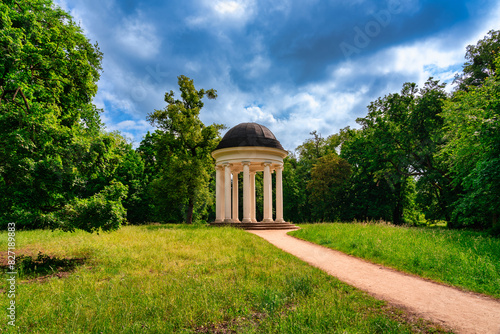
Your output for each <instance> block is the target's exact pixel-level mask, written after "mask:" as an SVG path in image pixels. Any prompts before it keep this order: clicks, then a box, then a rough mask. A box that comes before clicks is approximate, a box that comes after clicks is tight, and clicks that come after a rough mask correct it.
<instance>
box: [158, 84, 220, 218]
mask: <svg viewBox="0 0 500 334" xmlns="http://www.w3.org/2000/svg"><path fill="white" fill-rule="evenodd" d="M178 85H179V89H180V91H181V98H180V99H175V98H174V92H173V91H170V92H167V93H166V94H165V102H166V103H167V106H166V107H165V108H164V109H161V110H155V111H154V112H153V113H151V114H149V116H148V120H149V121H150V122H151V124H152V125H153V126H156V127H158V129H159V131H157V132H156V133H157V134H158V139H157V141H156V149H157V154H158V160H159V165H160V177H159V178H158V179H157V180H156V183H155V184H156V187H157V189H158V192H157V193H156V194H157V196H160V197H162V198H159V199H160V200H161V201H162V202H163V203H164V204H165V205H166V206H168V207H173V208H177V209H183V211H184V212H185V217H184V219H185V221H186V223H188V224H190V223H191V222H192V221H193V214H194V213H195V208H196V209H197V210H196V211H197V213H201V212H203V210H204V209H205V208H206V206H207V205H209V204H210V201H211V196H210V194H209V192H208V182H209V179H210V174H211V173H212V171H213V158H212V156H211V152H212V151H213V150H214V149H215V147H216V146H217V144H218V142H219V141H220V135H219V131H220V130H221V129H222V128H223V126H222V125H220V124H212V125H209V126H205V125H204V124H203V122H202V121H201V120H200V118H199V114H200V111H201V109H202V108H203V105H204V104H203V102H202V99H203V97H205V96H207V97H208V98H209V99H215V98H216V97H217V91H216V90H214V89H209V90H206V91H205V90H204V89H200V90H196V88H195V86H194V83H193V80H191V79H189V78H188V77H186V76H183V75H181V76H179V77H178Z"/></svg>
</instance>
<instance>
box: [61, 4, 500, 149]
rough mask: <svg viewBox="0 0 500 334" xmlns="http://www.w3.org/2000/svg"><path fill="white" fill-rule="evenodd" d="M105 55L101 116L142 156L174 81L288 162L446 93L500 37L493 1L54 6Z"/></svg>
mask: <svg viewBox="0 0 500 334" xmlns="http://www.w3.org/2000/svg"><path fill="white" fill-rule="evenodd" d="M55 3H56V4H58V5H59V6H61V7H62V8H63V9H65V10H66V11H69V12H70V13H71V15H72V16H73V17H74V19H75V21H76V22H78V23H79V24H80V26H81V27H82V28H83V30H84V32H85V34H86V36H87V37H88V38H90V40H91V41H92V42H98V44H99V47H100V49H101V51H102V52H103V53H104V59H103V73H102V74H101V79H100V81H99V91H98V94H97V96H96V98H95V100H94V102H95V104H96V105H97V106H98V107H100V108H103V109H104V113H103V114H102V118H103V121H104V122H105V123H106V125H107V128H108V130H110V131H113V130H119V131H120V132H121V133H122V134H124V135H125V136H127V137H128V138H130V139H131V140H132V141H133V142H134V145H135V146H137V145H138V144H139V143H140V141H141V140H142V137H143V136H144V135H145V133H146V132H147V131H148V130H149V131H152V130H154V129H153V128H152V127H151V126H150V124H149V123H148V122H147V121H146V116H147V114H148V113H151V112H153V111H154V110H155V109H162V108H164V107H165V102H164V100H163V98H164V94H165V92H166V91H170V90H173V91H174V92H176V94H177V96H179V94H178V89H177V76H179V75H181V74H183V75H186V76H188V77H190V78H192V79H193V80H194V83H195V86H196V88H198V89H200V88H205V89H210V88H214V89H216V90H217V92H218V95H219V96H218V98H217V100H215V101H214V100H206V101H205V107H204V108H203V110H202V112H201V115H200V117H201V119H202V121H203V122H204V123H205V124H211V123H222V124H225V125H226V126H227V127H228V128H230V127H232V126H234V125H236V124H239V123H242V122H257V123H260V124H263V125H265V126H267V127H268V128H269V129H270V130H271V131H272V132H273V133H274V134H275V135H276V137H277V138H278V140H280V142H281V143H282V145H283V146H284V147H285V149H287V150H294V149H295V148H296V147H297V146H298V145H300V144H302V143H303V142H304V141H305V140H306V139H308V138H310V137H311V136H310V134H309V133H310V132H311V131H314V130H316V131H318V132H319V133H321V135H322V136H323V137H327V136H328V135H331V134H333V133H337V132H338V131H339V129H342V128H344V127H346V126H351V127H357V124H356V123H355V120H356V118H358V117H363V116H365V115H366V113H367V108H366V106H367V105H368V104H369V103H370V102H371V101H373V100H375V99H377V98H378V97H381V96H384V95H386V94H389V93H393V92H398V91H400V89H401V87H402V85H403V83H405V82H416V83H417V84H419V85H420V86H421V85H422V84H423V83H424V82H425V81H426V80H427V78H428V77H430V76H433V77H434V78H437V79H440V80H441V81H444V82H448V83H449V85H448V90H451V89H452V86H451V82H452V79H453V77H454V74H455V73H457V72H459V71H460V70H461V68H462V65H463V63H464V55H465V48H466V46H467V45H469V44H476V42H477V41H478V40H479V39H481V38H483V37H484V36H485V35H486V33H487V32H488V31H489V30H490V29H500V24H499V23H500V3H499V2H498V1H489V0H473V1H460V0H455V1H451V0H450V1H418V0H390V1H370V0H330V1H320V0H317V1H315V0H308V1H306V0H303V1H293V0H274V1H261V0H211V1H209V0H184V1H136V0H85V1H81V0H56V1H55Z"/></svg>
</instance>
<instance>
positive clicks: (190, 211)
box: [186, 198, 194, 224]
mask: <svg viewBox="0 0 500 334" xmlns="http://www.w3.org/2000/svg"><path fill="white" fill-rule="evenodd" d="M193 208H194V201H193V199H192V198H190V199H189V203H188V207H187V209H186V224H192V223H193Z"/></svg>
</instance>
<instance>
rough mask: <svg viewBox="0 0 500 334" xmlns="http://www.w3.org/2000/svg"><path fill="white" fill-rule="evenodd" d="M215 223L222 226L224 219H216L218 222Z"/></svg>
mask: <svg viewBox="0 0 500 334" xmlns="http://www.w3.org/2000/svg"><path fill="white" fill-rule="evenodd" d="M214 223H216V224H220V223H222V219H216V220H215V221H214Z"/></svg>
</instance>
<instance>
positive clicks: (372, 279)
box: [249, 230, 500, 334]
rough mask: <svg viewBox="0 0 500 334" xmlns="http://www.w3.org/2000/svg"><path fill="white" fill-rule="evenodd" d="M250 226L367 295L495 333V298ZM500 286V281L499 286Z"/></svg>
mask: <svg viewBox="0 0 500 334" xmlns="http://www.w3.org/2000/svg"><path fill="white" fill-rule="evenodd" d="M290 231H292V230H264V231H249V232H250V233H253V234H255V235H258V236H260V237H262V238H264V239H265V240H267V241H269V242H270V243H271V244H273V245H275V246H276V247H278V248H281V249H282V250H284V251H286V252H288V253H290V254H292V255H294V256H296V257H298V258H299V259H301V260H303V261H305V262H307V263H309V264H311V265H313V266H315V267H318V268H319V269H321V270H323V271H325V272H327V273H328V274H330V275H332V276H335V277H337V278H338V279H340V280H341V281H343V282H345V283H347V284H349V285H352V286H354V287H357V288H359V289H361V290H364V291H366V292H368V293H369V294H371V295H372V296H374V297H376V298H378V299H383V300H386V301H388V302H390V303H392V304H394V305H397V306H401V307H403V308H405V309H407V310H409V311H410V312H412V313H415V314H416V315H417V316H419V317H421V318H424V319H427V320H430V321H432V322H435V323H438V324H440V325H442V326H443V327H445V328H450V329H451V330H452V331H454V332H455V333H477V334H489V333H492V334H500V301H498V300H495V299H493V298H488V297H485V296H481V295H478V294H474V293H468V292H463V291H461V290H458V289H455V288H452V287H448V286H445V285H441V284H438V283H434V282H431V281H428V280H425V279H422V278H419V277H417V276H412V275H408V274H404V273H401V272H398V271H396V270H393V269H389V268H386V267H383V266H381V265H376V264H373V263H369V262H367V261H364V260H361V259H359V258H356V257H353V256H349V255H346V254H344V253H341V252H339V251H335V250H332V249H329V248H326V247H323V246H319V245H316V244H313V243H311V242H308V241H304V240H300V239H297V238H294V237H292V236H289V235H287V234H286V233H287V232H290ZM499 288H500V287H499Z"/></svg>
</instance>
